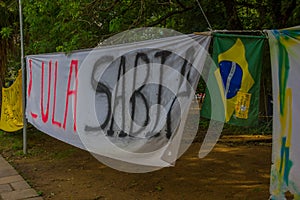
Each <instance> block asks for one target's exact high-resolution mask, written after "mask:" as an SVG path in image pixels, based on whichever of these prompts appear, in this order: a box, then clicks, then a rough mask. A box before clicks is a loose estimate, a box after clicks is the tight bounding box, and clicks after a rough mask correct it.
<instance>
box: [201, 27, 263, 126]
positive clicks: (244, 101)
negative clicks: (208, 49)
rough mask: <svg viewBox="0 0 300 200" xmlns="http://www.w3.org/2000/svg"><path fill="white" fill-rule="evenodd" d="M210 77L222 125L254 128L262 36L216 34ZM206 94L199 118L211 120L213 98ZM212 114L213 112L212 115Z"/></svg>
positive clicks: (256, 119) (257, 108)
mask: <svg viewBox="0 0 300 200" xmlns="http://www.w3.org/2000/svg"><path fill="white" fill-rule="evenodd" d="M213 36H214V39H213V54H212V58H213V60H214V63H215V64H216V68H213V67H212V68H211V73H210V74H211V75H212V76H214V78H215V80H216V83H217V84H216V85H218V89H219V92H220V93H222V95H221V96H222V97H223V99H222V102H223V106H224V109H222V110H223V111H222V112H224V113H223V114H224V118H223V119H224V122H226V123H229V124H233V125H239V126H253V125H256V124H257V122H258V112H259V96H260V74H261V69H262V56H263V49H264V44H265V39H266V38H265V36H255V35H233V34H221V33H215V34H214V35H213ZM210 93H212V91H208V90H207V91H206V94H207V95H206V98H205V101H204V104H203V106H202V110H201V116H203V117H205V118H211V115H212V109H211V108H212V106H213V105H212V102H213V99H212V98H214V96H215V95H210ZM214 112H215V111H214Z"/></svg>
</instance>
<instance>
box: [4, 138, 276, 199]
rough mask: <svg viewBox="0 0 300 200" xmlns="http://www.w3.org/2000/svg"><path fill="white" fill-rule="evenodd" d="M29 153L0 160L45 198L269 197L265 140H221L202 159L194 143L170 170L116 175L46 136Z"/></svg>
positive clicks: (7, 154) (9, 154)
mask: <svg viewBox="0 0 300 200" xmlns="http://www.w3.org/2000/svg"><path fill="white" fill-rule="evenodd" d="M28 145H29V152H28V155H26V156H24V155H18V154H16V153H12V152H10V151H6V152H4V153H3V154H4V155H3V156H4V157H6V159H7V160H9V162H10V163H11V164H12V165H13V166H14V167H15V168H16V169H17V171H18V172H20V174H21V175H22V176H23V177H24V178H25V179H26V180H27V181H28V182H29V183H30V184H31V185H32V187H33V188H35V189H36V191H38V193H39V194H41V196H43V197H44V198H45V199H58V200H63V199H76V200H77V199H78V200H92V199H93V200H96V199H99V200H104V199H107V200H108V199H117V200H123V199H124V200H125V199H126V200H129V199H130V200H131V199H133V200H136V199H143V200H144V199H145V200H147V199H155V200H156V199H168V200H169V199H170V200H172V199H174V200H175V199H176V200H184V199H186V200H193V199H201V200H205V199H208V200H223V199H231V200H235V199H243V200H245V199H249V200H261V199H268V198H269V179H270V167H271V140H270V136H251V137H239V136H232V137H231V136H226V137H222V139H221V140H220V141H219V142H218V144H217V145H216V146H215V148H214V150H213V151H212V152H211V153H210V154H209V155H208V156H207V157H205V158H204V159H199V158H198V157H197V155H198V151H199V149H200V145H201V143H199V142H194V143H193V144H192V146H191V147H190V148H189V149H188V151H187V152H186V153H185V154H184V155H183V156H182V157H181V158H179V160H178V161H177V162H176V165H175V167H170V168H164V169H161V170H158V171H155V172H150V173H144V174H130V173H125V172H120V171H117V170H114V169H111V168H110V167H107V166H105V165H103V164H101V163H100V162H99V161H98V160H96V159H95V158H94V157H93V156H92V155H90V154H89V153H88V152H86V151H83V150H81V149H78V148H75V147H72V146H70V145H68V144H65V143H63V142H60V141H58V140H56V139H53V138H51V137H49V136H47V135H46V134H42V135H39V136H38V137H37V136H31V138H29V144H28Z"/></svg>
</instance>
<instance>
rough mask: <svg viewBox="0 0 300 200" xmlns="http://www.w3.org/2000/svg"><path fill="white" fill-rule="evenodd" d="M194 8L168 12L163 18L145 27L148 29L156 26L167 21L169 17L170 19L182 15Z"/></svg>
mask: <svg viewBox="0 0 300 200" xmlns="http://www.w3.org/2000/svg"><path fill="white" fill-rule="evenodd" d="M193 8H194V7H187V8H185V9H183V10H176V11H173V12H169V13H167V14H166V15H165V16H163V17H161V18H159V19H158V20H156V21H154V22H152V23H150V24H148V25H147V26H148V27H151V26H156V25H158V24H160V23H161V22H163V21H165V20H166V19H168V18H169V17H172V16H173V15H177V14H181V13H184V12H187V11H189V10H192V9H193Z"/></svg>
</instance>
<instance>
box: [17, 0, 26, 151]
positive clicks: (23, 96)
mask: <svg viewBox="0 0 300 200" xmlns="http://www.w3.org/2000/svg"><path fill="white" fill-rule="evenodd" d="M19 18H20V40H21V69H22V106H23V153H24V154H26V153H27V119H26V115H25V106H26V69H25V65H24V38H23V16H22V2H21V0H19Z"/></svg>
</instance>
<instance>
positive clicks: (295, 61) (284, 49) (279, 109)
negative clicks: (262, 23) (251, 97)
mask: <svg viewBox="0 0 300 200" xmlns="http://www.w3.org/2000/svg"><path fill="white" fill-rule="evenodd" d="M267 32H268V36H269V44H270V53H271V64H272V79H273V103H274V105H273V146H272V148H273V149H272V168H271V185H270V193H271V199H285V193H286V192H287V191H289V192H290V193H291V194H293V195H294V199H300V176H299V174H300V156H299V155H300V145H299V142H300V134H299V130H300V123H298V122H297V121H298V119H299V118H300V93H299V77H300V68H299V63H300V56H299V55H300V26H298V27H293V28H289V29H282V30H270V31H267Z"/></svg>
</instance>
